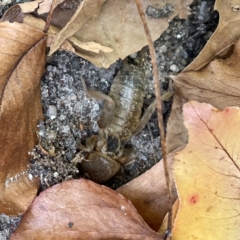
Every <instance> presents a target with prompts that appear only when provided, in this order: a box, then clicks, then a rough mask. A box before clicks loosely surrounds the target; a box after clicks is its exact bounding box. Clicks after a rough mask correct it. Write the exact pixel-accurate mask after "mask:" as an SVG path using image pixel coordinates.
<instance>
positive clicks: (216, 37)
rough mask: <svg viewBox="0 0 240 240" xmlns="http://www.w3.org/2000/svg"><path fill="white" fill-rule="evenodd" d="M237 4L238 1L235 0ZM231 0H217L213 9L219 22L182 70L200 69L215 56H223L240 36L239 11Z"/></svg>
mask: <svg viewBox="0 0 240 240" xmlns="http://www.w3.org/2000/svg"><path fill="white" fill-rule="evenodd" d="M237 2H238V4H239V1H237ZM234 5H237V3H233V1H229V0H217V1H216V2H215V5H214V9H215V10H217V11H218V12H219V15H220V19H219V24H218V27H217V29H216V30H215V32H214V33H213V35H212V36H211V38H210V39H209V40H208V42H207V44H206V45H205V47H204V48H203V50H202V51H201V52H200V54H199V55H198V56H197V58H196V59H195V60H194V61H193V62H192V63H191V64H189V65H188V66H187V67H186V68H185V69H184V70H183V71H184V72H188V71H193V70H196V71H197V70H200V69H201V68H203V67H204V66H206V65H207V64H208V63H209V62H210V61H211V60H212V59H214V58H215V57H217V56H218V57H221V56H225V55H227V54H228V53H229V51H231V46H233V44H234V43H235V42H236V41H237V40H238V39H239V37H240V29H239V23H240V12H239V11H234V8H233V7H234Z"/></svg>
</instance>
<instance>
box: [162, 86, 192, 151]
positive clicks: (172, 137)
mask: <svg viewBox="0 0 240 240" xmlns="http://www.w3.org/2000/svg"><path fill="white" fill-rule="evenodd" d="M186 102H187V100H186V99H184V98H183V97H182V96H180V95H179V94H178V92H177V91H176V89H175V93H174V97H173V103H172V108H171V113H170V116H169V119H168V123H167V135H166V142H167V143H166V148H167V153H170V152H172V151H174V150H175V149H177V148H178V147H181V146H184V145H185V144H186V143H187V139H188V136H187V129H186V128H185V126H184V124H183V117H182V107H183V104H184V103H186Z"/></svg>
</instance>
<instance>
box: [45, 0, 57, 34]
mask: <svg viewBox="0 0 240 240" xmlns="http://www.w3.org/2000/svg"><path fill="white" fill-rule="evenodd" d="M55 6H56V0H52V4H51V8H50V10H49V13H48V16H47V20H46V24H45V27H44V30H43V32H44V33H46V32H48V29H49V28H50V24H51V20H52V14H53V10H54V9H55Z"/></svg>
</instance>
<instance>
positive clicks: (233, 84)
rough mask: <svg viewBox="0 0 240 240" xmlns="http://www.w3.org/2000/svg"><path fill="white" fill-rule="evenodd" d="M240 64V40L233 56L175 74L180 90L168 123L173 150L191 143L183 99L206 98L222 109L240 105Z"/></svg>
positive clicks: (198, 99) (171, 148) (206, 101)
mask: <svg viewBox="0 0 240 240" xmlns="http://www.w3.org/2000/svg"><path fill="white" fill-rule="evenodd" d="M239 68H240V40H238V41H237V42H236V43H235V45H234V49H233V53H232V55H231V56H230V57H228V58H226V59H215V60H213V61H212V62H210V63H209V64H208V65H207V66H206V67H205V68H203V69H202V70H200V71H189V72H182V73H180V74H178V75H177V76H174V77H172V78H173V80H174V88H175V92H176V93H175V96H174V100H173V109H172V112H171V115H170V118H169V122H168V126H167V132H168V136H167V144H169V146H168V148H169V150H170V151H171V150H174V147H179V146H181V144H186V143H187V132H186V128H185V127H184V125H183V120H182V103H183V102H182V101H185V102H187V101H190V100H194V101H198V102H205V103H209V104H211V105H213V106H214V107H217V108H219V109H223V108H225V107H227V106H240V94H239V92H240V81H239V78H240V72H239ZM176 126H177V128H176ZM176 130H177V132H176Z"/></svg>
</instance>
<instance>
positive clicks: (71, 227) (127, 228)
mask: <svg viewBox="0 0 240 240" xmlns="http://www.w3.org/2000/svg"><path fill="white" fill-rule="evenodd" d="M10 239H11V240H16V239H24V240H30V239H38V240H41V239H44V240H48V239H57V240H61V239H63V240H66V239H68V240H71V239H78V240H81V239H83V240H86V239H141V240H142V239H159V240H161V239H162V238H161V235H159V234H158V233H156V232H154V231H152V230H151V229H150V228H149V227H148V226H147V224H146V223H145V222H144V221H143V219H142V218H141V217H140V216H139V215H138V213H137V211H136V209H135V208H134V207H133V206H132V204H131V202H130V201H128V200H127V199H126V198H124V197H123V196H121V195H120V194H118V193H116V192H114V191H113V190H111V189H109V188H107V187H105V186H101V185H98V184H96V183H93V182H91V181H88V180H85V179H80V180H73V181H68V182H63V183H61V184H58V185H55V186H53V187H51V188H49V189H47V190H46V191H44V192H42V193H41V194H40V195H39V197H37V198H36V199H35V200H34V202H33V204H32V206H31V207H30V209H29V210H28V211H27V213H26V214H25V215H24V217H23V219H22V221H21V223H20V226H19V228H18V229H17V231H16V232H15V233H13V235H12V236H11V238H10Z"/></svg>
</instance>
